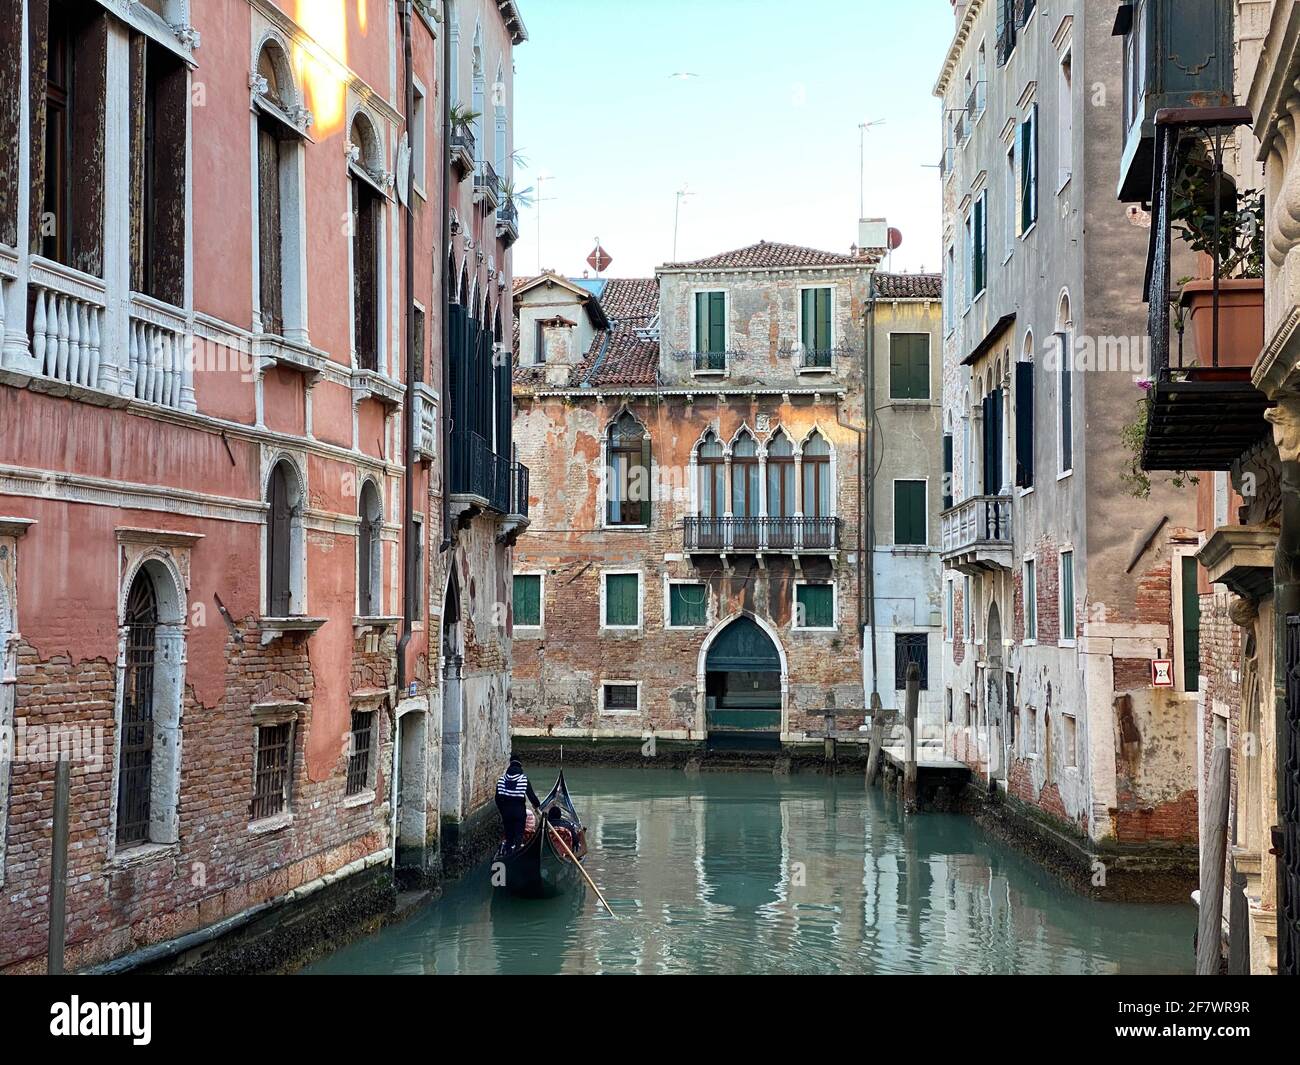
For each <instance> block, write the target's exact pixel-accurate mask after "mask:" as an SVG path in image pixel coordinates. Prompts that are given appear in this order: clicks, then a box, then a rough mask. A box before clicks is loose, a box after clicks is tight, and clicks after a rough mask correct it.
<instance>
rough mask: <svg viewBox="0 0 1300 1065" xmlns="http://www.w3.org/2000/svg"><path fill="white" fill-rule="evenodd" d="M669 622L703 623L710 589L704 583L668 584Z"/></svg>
mask: <svg viewBox="0 0 1300 1065" xmlns="http://www.w3.org/2000/svg"><path fill="white" fill-rule="evenodd" d="M668 588H669V593H668V614H669V624H672V625H683V626H684V625H703V624H704V619H705V606H706V604H707V602H708V590H707V589H706V588H705V586H704V585H702V584H670V585H669V586H668Z"/></svg>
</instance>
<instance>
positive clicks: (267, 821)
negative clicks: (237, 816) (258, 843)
mask: <svg viewBox="0 0 1300 1065" xmlns="http://www.w3.org/2000/svg"><path fill="white" fill-rule="evenodd" d="M292 824H293V811H292V810H286V811H285V812H284V813H279V814H276V815H275V816H273V817H264V818H262V819H261V820H260V821H253V822H251V823H250V824H249V826H248V832H249V835H253V836H265V835H269V834H270V833H272V832H280V831H282V830H283V829H286V828H288V827H289V826H290V825H292Z"/></svg>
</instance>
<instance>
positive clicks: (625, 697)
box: [605, 684, 636, 710]
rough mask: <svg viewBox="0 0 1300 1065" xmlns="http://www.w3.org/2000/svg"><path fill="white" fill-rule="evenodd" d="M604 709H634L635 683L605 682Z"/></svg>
mask: <svg viewBox="0 0 1300 1065" xmlns="http://www.w3.org/2000/svg"><path fill="white" fill-rule="evenodd" d="M605 709H606V710H635V709H636V685H635V684H606V685H605Z"/></svg>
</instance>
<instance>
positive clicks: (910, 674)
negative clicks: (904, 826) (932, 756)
mask: <svg viewBox="0 0 1300 1065" xmlns="http://www.w3.org/2000/svg"><path fill="white" fill-rule="evenodd" d="M920 701H921V667H920V666H919V665H917V664H916V663H915V662H909V663H908V664H907V704H906V707H905V709H904V713H905V714H906V717H905V719H904V727H905V728H906V730H907V732H906V735H905V736H904V737H903V743H904V744H906V747H905V748H904V751H905V759H906V760H905V761H904V763H903V806H904V808H905V809H907V810H908V811H911V810H915V809H916V711H917V706H918V705H919V704H920Z"/></svg>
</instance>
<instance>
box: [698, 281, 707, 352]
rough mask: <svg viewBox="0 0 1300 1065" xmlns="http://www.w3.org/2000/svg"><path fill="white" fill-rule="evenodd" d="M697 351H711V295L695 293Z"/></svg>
mask: <svg viewBox="0 0 1300 1065" xmlns="http://www.w3.org/2000/svg"><path fill="white" fill-rule="evenodd" d="M695 350H696V351H708V350H709V294H708V293H707V292H697V293H695Z"/></svg>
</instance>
